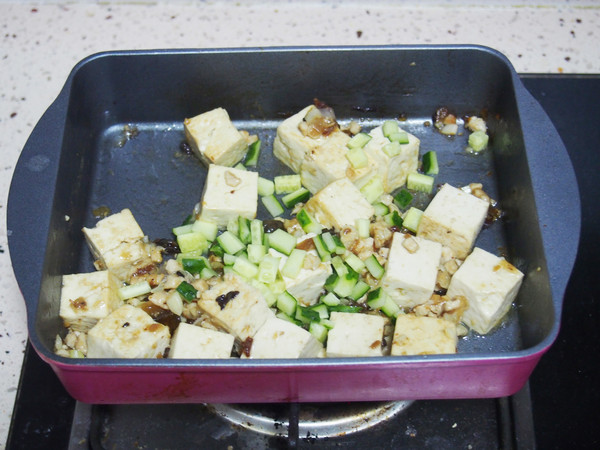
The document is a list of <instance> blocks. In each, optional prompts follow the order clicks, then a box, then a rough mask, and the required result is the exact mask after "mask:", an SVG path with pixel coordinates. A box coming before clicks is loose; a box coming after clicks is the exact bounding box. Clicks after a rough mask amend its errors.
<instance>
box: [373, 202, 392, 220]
mask: <svg viewBox="0 0 600 450" xmlns="http://www.w3.org/2000/svg"><path fill="white" fill-rule="evenodd" d="M373 208H374V209H375V215H376V216H380V217H383V216H385V215H386V214H388V213H389V212H390V207H389V206H388V205H386V204H385V203H381V202H377V203H374V204H373Z"/></svg>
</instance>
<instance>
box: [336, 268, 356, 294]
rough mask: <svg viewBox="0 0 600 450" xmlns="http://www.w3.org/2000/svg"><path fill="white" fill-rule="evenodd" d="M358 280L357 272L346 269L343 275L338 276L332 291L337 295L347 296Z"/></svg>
mask: <svg viewBox="0 0 600 450" xmlns="http://www.w3.org/2000/svg"><path fill="white" fill-rule="evenodd" d="M357 281H358V273H356V272H354V271H353V270H352V271H348V273H346V274H345V275H341V276H339V278H338V280H337V282H336V283H335V286H334V288H333V292H334V293H335V294H336V295H337V296H339V297H349V296H350V295H351V294H352V290H353V289H354V286H355V285H356V283H357Z"/></svg>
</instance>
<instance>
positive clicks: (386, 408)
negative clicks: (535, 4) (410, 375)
mask: <svg viewBox="0 0 600 450" xmlns="http://www.w3.org/2000/svg"><path fill="white" fill-rule="evenodd" d="M411 404H412V400H411V401H408V400H407V401H395V402H358V403H356V402H354V403H301V404H279V403H273V404H271V403H261V404H231V405H230V404H212V405H206V406H207V407H208V408H210V409H213V410H214V411H215V413H217V414H219V415H220V416H222V417H223V418H225V419H226V420H229V421H230V422H232V423H234V424H236V425H239V426H241V427H243V428H246V429H248V430H252V431H255V432H258V433H262V434H267V435H271V436H287V435H288V430H289V429H290V418H291V420H292V424H293V421H294V417H295V416H296V415H297V419H298V430H297V434H298V435H299V436H301V437H315V438H317V437H319V438H321V437H337V436H345V435H347V434H350V433H355V432H358V431H362V430H365V429H367V428H370V427H373V426H375V425H377V424H379V423H381V422H385V421H386V420H388V419H391V418H392V417H394V416H395V415H397V414H399V413H400V412H402V411H404V410H405V409H406V408H408V407H409V406H410V405H411Z"/></svg>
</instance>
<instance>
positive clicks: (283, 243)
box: [269, 228, 297, 256]
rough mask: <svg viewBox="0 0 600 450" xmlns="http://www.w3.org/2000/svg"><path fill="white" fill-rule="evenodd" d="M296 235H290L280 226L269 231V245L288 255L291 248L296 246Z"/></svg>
mask: <svg viewBox="0 0 600 450" xmlns="http://www.w3.org/2000/svg"><path fill="white" fill-rule="evenodd" d="M296 242H297V240H296V237H295V236H292V235H291V234H289V233H288V232H286V231H283V230H282V229H281V228H278V229H277V230H275V231H273V232H272V233H269V245H270V246H271V248H274V249H275V250H277V251H278V252H281V253H283V254H284V255H288V256H289V255H290V253H292V250H293V249H294V248H295V247H296Z"/></svg>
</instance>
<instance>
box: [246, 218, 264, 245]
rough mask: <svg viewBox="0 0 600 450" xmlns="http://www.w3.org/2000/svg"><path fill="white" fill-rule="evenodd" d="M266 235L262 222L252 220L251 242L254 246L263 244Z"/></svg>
mask: <svg viewBox="0 0 600 450" xmlns="http://www.w3.org/2000/svg"><path fill="white" fill-rule="evenodd" d="M264 235H265V231H264V227H263V222H262V220H260V219H252V221H251V222H250V241H251V242H252V243H253V244H263V240H264Z"/></svg>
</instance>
